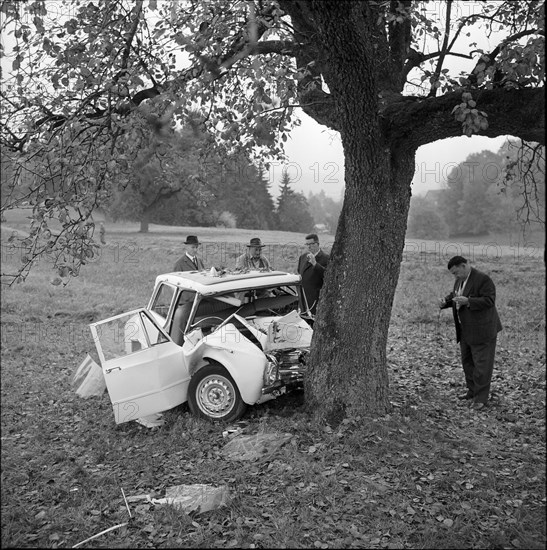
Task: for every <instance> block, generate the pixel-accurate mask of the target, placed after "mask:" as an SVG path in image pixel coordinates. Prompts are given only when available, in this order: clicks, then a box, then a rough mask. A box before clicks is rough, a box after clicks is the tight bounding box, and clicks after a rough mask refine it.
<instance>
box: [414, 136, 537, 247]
mask: <svg viewBox="0 0 547 550" xmlns="http://www.w3.org/2000/svg"><path fill="white" fill-rule="evenodd" d="M534 151H535V149H529V152H527V150H526V148H523V147H522V144H521V143H520V142H514V141H508V142H506V143H505V144H504V145H503V146H502V147H501V148H500V150H499V151H498V152H497V153H495V152H492V151H487V150H485V151H481V152H479V153H474V154H471V155H469V156H468V157H467V158H466V160H465V161H464V162H462V163H460V164H459V165H458V166H456V167H455V168H453V169H452V170H451V171H450V173H449V174H448V175H447V177H446V181H445V182H444V186H443V189H440V190H435V191H431V192H428V193H427V194H426V196H424V197H421V196H416V197H413V198H412V200H411V203H410V210H409V215H408V228H407V236H408V237H414V238H422V239H433V238H449V237H463V236H479V235H487V234H489V233H497V232H506V231H510V230H515V229H519V228H521V227H522V225H523V224H524V223H526V224H530V225H532V226H534V225H537V224H542V225H543V224H544V223H545V219H544V211H545V164H544V156H543V155H541V156H537V155H534V154H533V152H534Z"/></svg>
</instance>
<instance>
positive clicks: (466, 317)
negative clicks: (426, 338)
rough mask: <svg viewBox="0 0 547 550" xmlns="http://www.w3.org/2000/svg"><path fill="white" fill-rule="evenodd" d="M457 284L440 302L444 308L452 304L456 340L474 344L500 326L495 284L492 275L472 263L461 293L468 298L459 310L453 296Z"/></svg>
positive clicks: (480, 341) (491, 335)
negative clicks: (442, 302) (479, 269)
mask: <svg viewBox="0 0 547 550" xmlns="http://www.w3.org/2000/svg"><path fill="white" fill-rule="evenodd" d="M459 287H460V281H456V282H455V283H454V289H453V291H452V292H451V293H450V294H449V295H448V296H446V297H445V299H444V302H445V305H444V306H443V309H444V308H447V307H452V314H453V315H454V324H455V325H456V341H457V342H459V341H460V340H462V339H463V340H465V341H466V342H467V343H468V344H472V345H474V344H482V343H484V342H487V341H488V340H492V339H493V338H495V337H496V335H497V333H498V332H499V331H500V330H502V328H503V327H502V326H501V321H500V318H499V316H498V311H497V309H496V287H495V285H494V283H493V282H492V279H491V278H490V277H489V276H488V275H486V274H485V273H482V272H481V271H478V270H476V269H475V268H474V267H472V268H471V272H470V273H469V278H468V279H467V284H466V285H465V288H464V289H463V296H466V297H467V298H468V299H469V304H468V305H465V306H462V307H461V308H460V309H459V310H458V309H457V307H456V304H455V303H454V302H453V301H452V298H453V297H454V296H455V295H456V291H457V290H458V288H459Z"/></svg>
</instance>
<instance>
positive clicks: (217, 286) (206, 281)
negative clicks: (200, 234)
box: [156, 270, 301, 296]
mask: <svg viewBox="0 0 547 550" xmlns="http://www.w3.org/2000/svg"><path fill="white" fill-rule="evenodd" d="M300 280H301V279H300V275H298V274H296V273H286V272H284V271H264V272H262V271H249V272H242V273H225V274H223V275H212V274H211V272H210V271H208V270H206V271H178V272H173V273H164V274H162V275H158V277H156V285H157V284H158V283H160V282H166V283H170V284H173V285H176V286H179V287H181V288H184V289H186V290H194V291H196V292H198V293H199V294H202V295H205V296H206V295H208V294H217V293H221V292H230V291H237V290H239V289H247V288H250V287H263V286H274V285H293V284H295V283H299V282H300Z"/></svg>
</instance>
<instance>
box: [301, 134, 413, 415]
mask: <svg viewBox="0 0 547 550" xmlns="http://www.w3.org/2000/svg"><path fill="white" fill-rule="evenodd" d="M364 141H365V143H362V144H361V147H348V146H347V145H346V144H345V156H346V166H348V165H350V166H351V165H353V169H351V170H349V171H348V170H347V169H346V193H345V197H344V208H343V210H342V214H341V217H340V222H339V225H338V229H337V232H336V240H335V243H334V246H333V249H332V253H331V263H330V264H329V268H328V269H327V272H326V280H325V285H324V287H323V290H322V293H321V298H320V302H319V304H320V305H319V309H318V315H317V320H316V323H315V325H314V328H315V329H316V330H315V331H314V332H315V335H314V340H313V342H312V355H311V361H310V363H311V365H310V371H309V373H308V375H307V379H306V401H307V403H308V406H309V407H310V410H312V411H313V412H314V414H315V415H316V417H317V418H318V419H324V420H326V421H327V422H330V423H333V424H337V423H338V422H340V421H341V420H342V419H343V418H345V417H355V416H363V415H377V414H383V413H385V412H387V411H388V410H389V401H388V376H387V363H386V346H387V334H388V328H389V322H390V316H391V308H392V304H393V298H394V295H395V289H396V287H397V281H398V278H399V268H400V263H401V259H402V252H403V247H404V237H405V231H406V220H407V214H408V207H409V203H410V182H411V180H412V176H413V174H414V163H413V154H408V155H402V154H401V153H399V154H400V157H399V158H398V159H397V163H396V165H394V162H393V161H392V160H391V157H392V155H391V152H390V151H387V152H386V151H383V150H382V148H381V147H380V146H379V145H378V143H379V142H378V140H375V139H366V140H364Z"/></svg>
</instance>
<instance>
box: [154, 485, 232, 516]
mask: <svg viewBox="0 0 547 550" xmlns="http://www.w3.org/2000/svg"><path fill="white" fill-rule="evenodd" d="M151 502H152V504H169V505H171V506H174V507H175V508H177V509H178V510H181V511H183V512H186V513H187V514H188V513H190V512H197V513H202V512H208V511H209V510H215V509H216V508H220V507H221V506H226V505H228V503H229V502H230V494H229V491H228V487H227V486H226V485H221V486H220V487H213V486H212V485H203V484H196V485H174V486H172V487H168V488H167V490H166V491H165V498H153V499H151Z"/></svg>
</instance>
